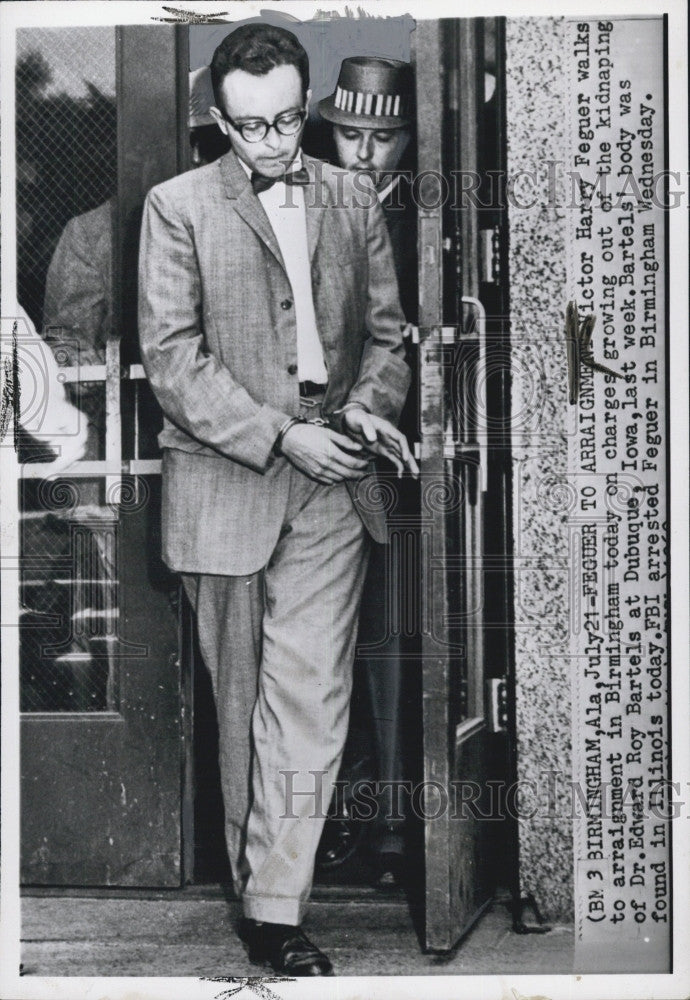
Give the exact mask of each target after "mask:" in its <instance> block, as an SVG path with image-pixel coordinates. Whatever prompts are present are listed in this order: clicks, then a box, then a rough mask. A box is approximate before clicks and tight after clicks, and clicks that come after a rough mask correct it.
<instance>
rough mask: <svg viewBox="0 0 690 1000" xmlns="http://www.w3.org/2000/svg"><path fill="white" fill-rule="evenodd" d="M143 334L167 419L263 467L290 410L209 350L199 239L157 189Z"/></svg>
mask: <svg viewBox="0 0 690 1000" xmlns="http://www.w3.org/2000/svg"><path fill="white" fill-rule="evenodd" d="M139 337H140V341H141V353H142V361H143V364H144V369H145V371H146V375H147V377H148V379H149V381H150V383H151V387H152V388H153V391H154V393H155V395H156V397H157V399H158V402H159V403H160V405H161V407H162V409H163V412H164V413H165V415H166V416H167V417H168V419H169V420H171V421H172V422H173V423H174V424H176V425H177V426H178V427H179V428H181V429H182V430H183V431H185V432H186V433H187V434H189V435H191V437H192V438H194V439H195V440H197V441H199V442H201V443H202V444H204V445H207V446H208V447H211V448H214V449H215V450H216V451H218V452H220V453H221V454H222V455H225V456H226V457H228V458H231V459H234V460H235V461H237V462H241V463H243V464H245V465H247V466H249V467H250V468H252V469H254V470H255V471H257V472H265V471H266V470H267V469H268V468H269V466H270V465H271V464H272V462H273V460H274V457H273V453H272V450H273V445H274V442H275V440H276V438H277V436H278V433H279V432H280V429H281V427H282V426H283V424H284V423H285V421H286V420H287V419H288V414H286V413H283V412H282V411H280V410H277V409H275V408H274V407H272V406H269V405H267V404H260V403H258V402H257V401H256V400H255V399H253V398H252V397H251V396H250V395H249V393H248V392H247V391H246V389H245V388H244V387H243V386H242V385H240V383H238V382H237V381H236V379H235V378H233V375H232V374H231V372H230V370H229V369H228V368H227V367H225V365H223V364H221V363H220V361H219V360H218V359H217V358H216V357H214V355H213V354H211V353H209V352H208V350H207V349H206V344H205V340H204V335H203V327H202V291H201V279H200V274H199V269H198V265H197V258H196V250H195V246H194V240H193V237H192V235H191V233H190V231H189V229H188V227H187V225H186V224H185V221H184V219H183V218H182V216H181V213H180V212H179V210H178V209H177V208H176V207H175V206H174V205H173V204H170V203H169V199H166V196H165V192H161V190H160V188H154V189H153V190H151V191H150V192H149V194H148V196H147V198H146V202H145V205H144V217H143V222H142V230H141V247H140V254H139Z"/></svg>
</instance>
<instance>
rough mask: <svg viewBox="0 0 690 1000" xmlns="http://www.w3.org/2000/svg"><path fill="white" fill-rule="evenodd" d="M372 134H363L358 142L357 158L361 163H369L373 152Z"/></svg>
mask: <svg viewBox="0 0 690 1000" xmlns="http://www.w3.org/2000/svg"><path fill="white" fill-rule="evenodd" d="M373 148H374V146H373V141H372V136H370V135H363V136H361V138H360V139H359V141H358V143H357V159H358V160H359V162H360V163H368V161H369V160H370V159H371V156H372V152H373Z"/></svg>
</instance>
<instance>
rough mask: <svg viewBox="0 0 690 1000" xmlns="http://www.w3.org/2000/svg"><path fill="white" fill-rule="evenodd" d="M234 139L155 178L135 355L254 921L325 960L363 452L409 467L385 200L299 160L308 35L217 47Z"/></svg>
mask: <svg viewBox="0 0 690 1000" xmlns="http://www.w3.org/2000/svg"><path fill="white" fill-rule="evenodd" d="M211 76H212V82H213V89H214V97H215V101H214V105H213V107H212V109H211V113H212V115H213V117H214V119H215V121H216V124H217V126H218V127H219V129H220V130H221V132H222V133H223V134H224V135H226V136H227V137H228V139H229V140H230V143H231V146H232V150H231V152H229V153H228V154H227V155H225V156H223V157H221V158H220V159H219V160H218V161H217V162H216V163H213V164H209V165H208V166H204V167H200V168H199V169H198V170H196V171H194V172H193V173H186V174H182V175H180V176H178V177H175V178H172V179H171V180H169V181H166V182H165V183H164V184H160V185H158V186H156V187H155V188H153V189H152V190H151V191H150V192H149V194H148V196H147V199H146V205H145V208H144V220H143V226H142V238H141V253H140V283H139V288H140V294H139V333H140V339H141V349H142V360H143V363H144V366H145V369H146V372H147V375H148V377H149V380H150V383H151V386H152V388H153V391H154V393H155V394H156V396H157V398H158V400H159V402H160V404H161V407H162V409H163V412H164V414H165V417H166V420H165V425H164V429H163V431H162V434H161V436H160V439H159V440H160V444H161V446H162V447H163V555H164V558H165V560H166V562H167V563H168V565H169V566H170V567H171V568H172V569H174V570H177V571H179V572H181V573H182V575H183V581H184V584H185V587H186V589H187V593H188V595H189V597H190V601H191V603H192V606H193V608H194V610H195V612H196V617H197V623H198V628H199V641H200V646H201V651H202V654H203V657H204V661H205V663H206V666H207V668H208V669H209V671H210V674H211V680H212V684H213V690H214V696H215V701H216V708H217V713H218V727H219V756H220V773H221V786H222V793H223V803H224V808H225V829H226V841H227V847H228V854H229V858H230V862H231V867H232V875H233V883H234V888H235V891H236V893H237V895H238V897H239V898H240V899H241V901H242V908H243V913H244V916H243V919H242V920H241V922H240V925H239V928H238V929H239V934H240V937H241V938H242V940H243V941H244V942H245V943H246V945H247V946H248V949H249V956H250V959H252V960H253V961H257V962H262V963H265V962H267V963H269V964H270V965H272V966H273V968H274V969H275V970H276V971H279V972H282V973H285V974H287V975H302V976H304V975H325V974H328V973H329V972H331V971H332V969H331V963H330V961H329V960H328V958H327V956H326V955H325V954H324V953H323V952H322V951H320V950H319V949H318V948H317V947H316V945H314V944H312V942H311V941H309V939H308V938H307V937H306V936H305V934H304V932H303V931H302V929H301V926H300V925H301V922H302V917H303V914H304V911H305V906H306V903H307V900H308V897H309V893H310V888H311V882H312V877H313V869H314V857H315V854H316V848H317V845H318V841H319V837H320V834H321V830H322V827H323V821H324V819H325V809H326V808H327V806H328V801H329V799H330V796H331V791H332V788H333V782H334V780H335V778H336V775H337V772H338V767H339V764H340V759H341V755H342V750H343V745H344V742H345V737H346V734H347V719H348V710H349V700H350V691H351V683H352V661H353V658H354V646H355V639H356V627H357V616H358V611H359V602H360V598H361V591H362V585H363V582H364V575H365V571H366V563H367V557H368V547H369V538H370V537H374V538H377V539H380V540H383V539H385V538H386V526H385V511H384V509H383V507H382V505H381V502H380V493H379V491H378V489H377V483H376V479H375V476H374V475H373V473H372V471H371V461H370V457H371V456H373V455H379V456H385V457H387V458H389V459H390V461H391V462H392V464H393V466H394V467H395V468H396V469H397V470H398V471H399V472H400V473H401V474H402V472H403V471H410V472H412V473H413V474H416V472H417V471H418V470H417V466H416V463H415V461H414V459H413V458H412V456H411V454H410V452H409V448H408V445H407V441H406V439H405V437H404V435H403V434H401V433H400V431H398V430H397V428H396V427H395V423H396V422H397V420H398V417H399V414H400V410H401V408H402V405H403V402H404V399H405V396H406V393H407V389H408V385H409V379H410V374H409V369H408V367H407V365H406V363H405V360H404V347H403V340H402V332H403V329H404V325H405V318H404V315H403V313H402V310H401V308H400V304H399V301H398V294H397V282H396V278H395V269H394V264H393V255H392V251H391V247H390V241H389V238H388V234H387V231H386V224H385V221H384V218H383V214H382V212H381V209H380V206H379V205H378V203H377V201H376V199H375V198H371V197H370V196H369V195H370V194H371V192H370V191H369V192H366V193H365V196H364V197H362V196H361V192H358V191H357V190H356V188H355V185H354V182H353V179H351V178H350V177H349V176H346V177H345V183H344V184H343V175H342V171H337V170H336V169H335V168H333V167H330V166H329V165H328V164H325V163H322V162H321V161H319V160H315V159H313V158H311V157H307V156H304V155H303V154H302V152H301V149H300V142H301V137H302V131H303V127H304V123H305V121H306V118H307V106H308V102H309V97H310V90H309V65H308V59H307V54H306V52H305V50H304V49H303V47H302V46H301V45H300V43H299V41H298V40H297V38H296V37H295V36H294V35H293V34H292V33H291V32H289V31H286V30H285V29H283V28H278V27H274V26H273V25H270V24H267V23H265V22H263V23H257V22H252V23H248V24H244V25H240V26H239V27H237V28H235V29H234V30H232V31H231V33H230V34H229V35H227V37H226V38H225V39H224V40H223V41H222V42H221V44H220V45H219V46H218V48H217V49H216V52H215V53H214V56H213V60H212V62H211Z"/></svg>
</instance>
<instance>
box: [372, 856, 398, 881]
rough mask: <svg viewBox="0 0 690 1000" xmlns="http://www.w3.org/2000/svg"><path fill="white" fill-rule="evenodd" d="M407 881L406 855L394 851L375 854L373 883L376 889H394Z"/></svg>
mask: <svg viewBox="0 0 690 1000" xmlns="http://www.w3.org/2000/svg"><path fill="white" fill-rule="evenodd" d="M404 883H405V857H404V855H402V854H398V853H397V852H392V851H382V852H381V853H377V854H375V855H374V856H373V878H372V883H371V884H372V885H373V887H374V888H375V889H394V888H397V887H399V886H402V885H404Z"/></svg>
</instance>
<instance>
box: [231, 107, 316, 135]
mask: <svg viewBox="0 0 690 1000" xmlns="http://www.w3.org/2000/svg"><path fill="white" fill-rule="evenodd" d="M221 114H222V116H223V118H225V120H226V121H227V122H230V124H231V125H232V127H233V128H234V129H236V131H238V132H239V133H240V135H241V136H242V138H243V139H244V141H245V142H261V140H262V139H265V138H266V136H267V135H268V133H269V132H270V131H271V129H272V128H274V129H275V130H276V132H277V133H278V134H279V135H295V133H296V132H299V130H300V129H301V128H302V125H303V124H304V122H305V120H306V117H307V112H306V111H285V112H284V113H283V114H282V115H278V117H277V118H274V119H273V121H272V122H270V123H269V122H267V121H266V120H265V119H264V118H258V119H257V120H256V121H250V122H236V121H233V119H232V118H231V117H230V115H226V114H225V112H224V111H221Z"/></svg>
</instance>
